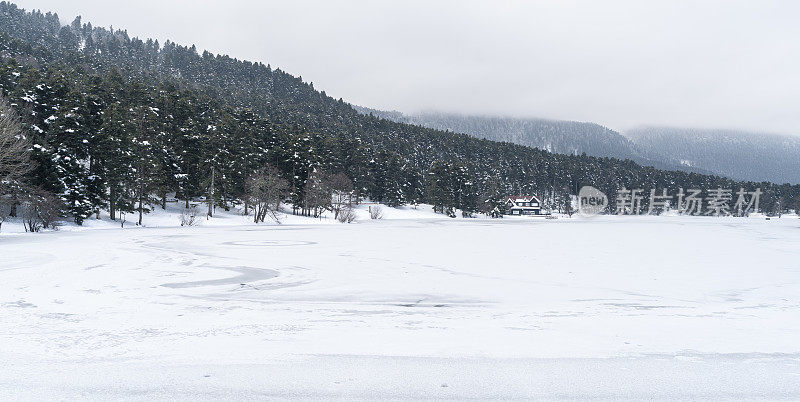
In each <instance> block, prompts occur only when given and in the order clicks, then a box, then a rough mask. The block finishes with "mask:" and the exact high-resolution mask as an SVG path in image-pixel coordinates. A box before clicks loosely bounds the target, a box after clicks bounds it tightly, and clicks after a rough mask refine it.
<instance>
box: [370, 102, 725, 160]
mask: <svg viewBox="0 0 800 402" xmlns="http://www.w3.org/2000/svg"><path fill="white" fill-rule="evenodd" d="M354 107H355V108H356V110H358V111H359V112H361V113H363V114H366V115H368V114H372V115H374V116H377V117H382V118H385V119H389V120H392V121H396V122H400V123H407V124H415V125H419V126H423V127H428V128H433V129H436V130H444V131H452V132H455V133H463V134H469V135H471V136H473V137H476V138H482V139H487V140H492V141H500V142H511V143H514V144H519V145H525V146H528V147H532V148H539V149H544V150H547V151H550V152H553V153H558V154H567V155H581V154H583V153H585V154H587V155H589V156H598V157H609V158H618V159H630V160H632V161H634V162H636V163H639V164H641V165H644V166H653V167H657V168H660V169H675V170H687V171H693V172H696V173H710V172H708V171H701V170H699V169H692V168H691V167H688V166H682V165H681V164H680V163H679V161H678V160H676V159H672V158H669V157H668V156H665V155H661V154H660V153H658V152H649V151H648V150H645V149H641V148H639V147H638V146H637V145H636V144H634V143H633V142H631V141H630V140H629V139H627V138H625V137H624V136H623V135H621V134H620V133H618V132H616V131H614V130H611V129H609V128H606V127H603V126H601V125H599V124H595V123H586V122H578V121H566V120H547V119H532V118H516V117H494V116H472V115H462V114H453V113H437V112H423V113H416V114H404V113H401V112H397V111H383V110H376V109H371V108H367V107H361V106H354Z"/></svg>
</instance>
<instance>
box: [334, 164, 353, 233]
mask: <svg viewBox="0 0 800 402" xmlns="http://www.w3.org/2000/svg"><path fill="white" fill-rule="evenodd" d="M330 187H331V209H332V210H333V217H334V218H336V219H339V215H340V214H341V213H342V212H344V211H349V212H350V214H351V215H355V212H353V211H352V209H353V204H355V202H356V197H355V192H354V191H353V182H352V181H350V178H349V177H347V175H345V174H344V173H338V174H335V175H333V176H331V178H330ZM351 222H352V221H351ZM348 223H349V222H348Z"/></svg>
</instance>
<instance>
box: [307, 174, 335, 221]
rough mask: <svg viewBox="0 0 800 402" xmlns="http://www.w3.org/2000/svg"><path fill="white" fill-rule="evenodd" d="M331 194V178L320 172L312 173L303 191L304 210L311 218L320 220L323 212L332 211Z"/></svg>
mask: <svg viewBox="0 0 800 402" xmlns="http://www.w3.org/2000/svg"><path fill="white" fill-rule="evenodd" d="M331 194H332V190H331V186H330V179H329V176H328V175H326V174H325V173H324V172H319V171H317V172H314V173H312V174H311V175H310V176H309V177H308V180H307V181H306V186H305V189H304V191H303V203H304V205H303V209H305V210H306V212H307V213H308V214H310V215H311V216H313V217H315V218H319V217H320V216H322V213H323V212H325V211H326V210H331V200H332V198H331Z"/></svg>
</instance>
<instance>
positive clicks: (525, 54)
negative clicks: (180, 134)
mask: <svg viewBox="0 0 800 402" xmlns="http://www.w3.org/2000/svg"><path fill="white" fill-rule="evenodd" d="M16 3H17V4H18V5H19V6H20V7H23V8H26V9H33V8H39V9H42V10H43V11H45V10H53V11H56V12H58V14H59V16H60V17H61V19H62V21H64V22H69V21H71V20H72V19H73V18H74V17H75V16H76V15H78V14H80V15H82V16H83V18H84V21H91V22H92V23H93V24H94V25H101V26H109V25H113V26H114V27H115V28H124V29H127V30H128V33H129V34H131V35H133V36H139V37H141V38H145V37H154V38H157V39H159V40H160V41H162V42H163V40H164V39H167V38H169V39H171V40H174V41H176V42H178V43H181V44H195V45H197V47H198V48H199V49H208V50H210V51H212V52H215V53H225V54H228V55H230V56H232V57H237V58H240V59H248V60H254V61H262V62H264V63H270V64H271V65H272V66H273V67H280V68H281V69H283V70H285V71H287V72H289V73H292V74H294V75H302V77H303V79H305V80H306V81H312V82H313V83H314V86H315V87H316V88H317V89H321V90H325V91H327V92H328V94H329V95H331V96H334V97H337V98H338V97H342V98H344V99H345V100H346V101H349V102H351V103H355V104H360V105H364V106H369V107H374V108H380V109H396V110H400V111H403V112H415V111H419V110H426V109H428V110H429V109H433V110H440V111H448V112H463V113H477V114H492V115H515V116H524V117H546V118H556V119H568V120H581V121H593V122H597V123H600V124H603V125H606V126H609V127H611V128H615V129H626V128H629V127H632V126H636V125H641V124H657V125H671V126H696V127H720V128H738V129H750V130H759V131H772V132H779V133H787V134H800V23H798V21H800V2H798V1H763V0H759V1H756V0H753V1H677V0H671V1H638V0H637V1H602V2H601V1H563V0H560V1H555V0H553V1H526V2H522V1H519V2H517V1H488V0H487V1H481V2H477V1H276V2H266V1H241V0H240V1H210V0H206V1H197V0H194V1H187V0H182V1H167V0H161V1H152V0H139V1H135V2H134V1H125V2H114V1H107V0H106V1H101V0H70V1H63V0H17V1H16Z"/></svg>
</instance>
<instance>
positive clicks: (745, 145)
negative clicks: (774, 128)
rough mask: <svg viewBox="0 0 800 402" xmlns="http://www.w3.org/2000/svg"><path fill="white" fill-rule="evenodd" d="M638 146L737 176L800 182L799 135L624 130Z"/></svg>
mask: <svg viewBox="0 0 800 402" xmlns="http://www.w3.org/2000/svg"><path fill="white" fill-rule="evenodd" d="M625 135H626V136H627V137H629V138H630V139H631V141H633V142H634V143H635V144H636V145H637V146H638V147H639V148H640V149H642V150H644V151H645V152H649V153H661V154H663V155H668V156H670V157H672V158H676V159H678V160H680V161H681V163H683V164H685V165H687V166H693V167H697V168H701V169H707V170H710V171H713V172H715V173H718V174H721V175H724V176H728V177H731V178H735V179H740V180H750V181H767V180H768V181H772V182H775V183H791V184H800V137H794V136H786V135H771V134H760V133H752V132H745V131H735V130H704V129H691V128H666V127H644V128H639V129H636V130H630V131H628V132H626V133H625Z"/></svg>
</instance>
